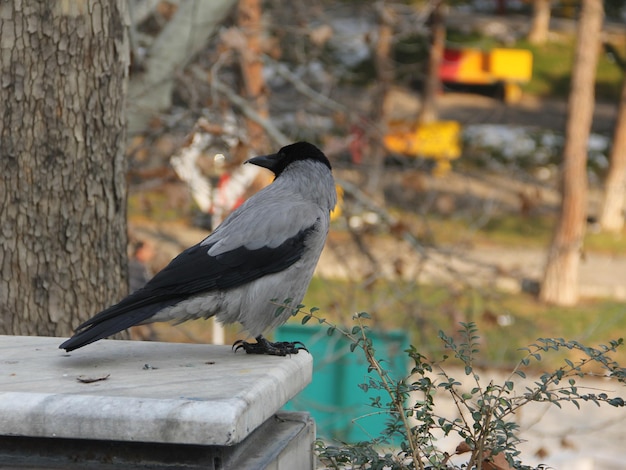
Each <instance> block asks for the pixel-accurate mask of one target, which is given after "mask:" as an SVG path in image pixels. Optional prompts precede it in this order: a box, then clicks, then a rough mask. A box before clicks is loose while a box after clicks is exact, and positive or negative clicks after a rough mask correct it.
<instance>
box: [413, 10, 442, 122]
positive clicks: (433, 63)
mask: <svg viewBox="0 0 626 470" xmlns="http://www.w3.org/2000/svg"><path fill="white" fill-rule="evenodd" d="M444 8H445V6H444V3H443V0H439V1H436V2H435V4H434V6H433V11H432V13H431V15H430V51H429V54H428V66H427V70H426V79H425V81H424V91H423V93H422V109H421V110H420V114H419V116H418V121H419V122H420V123H423V124H425V123H429V122H433V121H436V120H437V114H438V113H437V94H438V93H439V91H440V89H441V79H440V78H439V68H440V67H441V61H442V60H443V52H444V49H445V47H446V24H445V19H444Z"/></svg>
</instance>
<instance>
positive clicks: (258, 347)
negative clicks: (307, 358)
mask: <svg viewBox="0 0 626 470" xmlns="http://www.w3.org/2000/svg"><path fill="white" fill-rule="evenodd" d="M255 339H256V343H248V342H247V341H243V340H241V339H240V340H237V341H235V343H234V344H233V349H234V350H235V352H237V351H238V350H239V349H243V350H244V351H245V352H247V353H248V354H268V355H270V356H286V355H288V354H298V352H299V351H306V352H309V351H308V349H307V348H306V347H305V346H304V344H302V343H301V342H300V341H294V342H293V343H291V342H289V341H277V342H275V343H272V342H271V341H268V340H266V339H265V338H263V336H257V337H256V338H255Z"/></svg>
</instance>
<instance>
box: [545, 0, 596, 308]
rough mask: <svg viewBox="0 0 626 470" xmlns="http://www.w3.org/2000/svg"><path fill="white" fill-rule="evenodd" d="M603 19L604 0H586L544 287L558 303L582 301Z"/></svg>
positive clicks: (579, 30) (546, 296) (579, 31)
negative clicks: (581, 265) (582, 264)
mask: <svg viewBox="0 0 626 470" xmlns="http://www.w3.org/2000/svg"><path fill="white" fill-rule="evenodd" d="M602 19H603V8H602V1H601V0H583V2H582V10H581V15H580V20H579V22H578V32H577V41H576V56H575V59H574V66H573V71H572V82H571V89H570V95H569V106H568V116H567V123H566V129H565V146H564V148H563V167H562V171H561V207H560V213H559V218H558V221H557V225H556V228H555V231H554V235H553V239H552V244H551V246H550V248H549V251H548V260H547V264H546V269H545V273H544V278H543V283H542V285H541V293H540V297H541V299H542V300H543V301H544V302H548V303H554V304H557V305H574V304H575V303H576V302H577V301H578V268H579V263H580V255H581V249H582V244H583V237H584V235H585V226H586V218H587V147H588V140H589V133H590V130H591V121H592V118H593V106H594V82H595V74H596V65H597V62H598V52H599V47H600V33H601V29H602Z"/></svg>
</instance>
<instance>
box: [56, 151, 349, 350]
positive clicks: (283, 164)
mask: <svg viewBox="0 0 626 470" xmlns="http://www.w3.org/2000/svg"><path fill="white" fill-rule="evenodd" d="M246 163H252V164H254V165H258V166H261V167H263V168H267V169H268V170H270V171H272V172H273V173H274V175H275V178H274V181H273V182H272V184H270V185H269V186H267V187H265V188H264V189H262V190H261V191H259V192H258V193H257V194H255V195H254V196H252V197H251V198H249V199H248V200H247V201H246V202H244V203H243V204H242V205H241V206H240V207H239V208H237V209H236V210H235V211H234V212H232V213H231V214H230V216H229V217H228V218H226V220H224V222H222V224H220V225H219V226H218V227H217V228H216V229H215V231H214V232H213V233H211V235H209V236H208V237H207V238H205V239H204V240H203V241H201V242H200V243H198V244H197V245H195V246H192V247H191V248H188V249H186V250H185V251H183V252H182V253H181V254H179V255H178V256H177V257H176V258H174V259H173V260H172V261H171V262H170V263H169V264H168V265H167V266H166V267H165V268H164V269H163V270H162V271H160V272H159V273H158V274H156V275H155V276H154V277H153V278H152V279H151V280H150V281H149V282H148V283H147V284H146V285H145V287H143V288H141V289H139V290H138V291H135V292H133V293H132V294H130V295H129V296H128V297H126V298H125V299H123V300H122V301H121V302H119V303H118V304H115V305H113V306H111V307H109V308H107V309H106V310H103V311H102V312H100V313H98V314H97V315H95V316H94V317H93V318H91V319H90V320H87V321H86V322H85V323H83V324H82V325H80V326H79V327H78V328H77V329H76V333H75V334H74V336H72V337H71V338H70V339H68V340H67V341H65V342H64V343H63V344H61V346H59V347H60V348H61V349H65V350H66V351H72V350H74V349H77V348H80V347H82V346H85V345H87V344H90V343H93V342H94V341H97V340H99V339H102V338H106V337H107V336H111V335H113V334H115V333H117V332H119V331H122V330H125V329H126V328H129V327H131V326H133V325H139V324H144V323H152V322H158V321H174V322H177V323H181V322H184V321H186V320H191V319H196V318H209V317H212V316H216V318H217V320H218V321H220V322H221V323H225V324H230V323H235V322H239V323H241V324H242V325H243V328H244V329H245V330H246V331H247V332H248V333H249V334H250V335H251V336H252V337H255V338H256V343H248V342H245V341H238V342H236V343H235V345H234V347H235V348H236V349H240V348H242V349H244V350H245V351H246V352H248V353H253V354H272V355H279V356H284V355H286V354H295V353H297V352H298V350H299V349H304V347H303V345H302V344H300V343H289V342H280V343H271V342H269V341H268V340H266V339H265V338H264V337H263V336H262V335H263V333H265V332H267V331H269V330H272V329H273V328H276V327H277V326H279V325H281V324H283V323H284V322H285V321H286V320H287V319H288V318H289V316H290V315H291V314H292V312H293V310H294V309H295V308H297V305H299V304H300V302H301V301H302V298H303V297H304V294H305V292H306V290H307V288H308V285H309V282H310V281H311V277H312V276H313V271H314V269H315V266H316V265H317V261H318V259H319V257H320V254H321V252H322V248H323V247H324V243H325V242H326V236H327V234H328V226H329V223H330V212H331V210H332V209H333V208H334V207H335V204H336V202H337V194H336V191H335V182H334V180H333V176H332V173H331V166H330V162H329V161H328V158H326V156H325V155H324V153H323V152H322V151H321V150H320V149H318V148H317V147H315V146H314V145H312V144H310V143H307V142H297V143H295V144H291V145H287V146H286V147H283V148H281V149H280V150H279V151H278V152H277V153H275V154H272V155H265V156H259V157H255V158H251V159H250V160H248V161H247V162H246ZM285 306H287V308H285ZM289 307H290V308H289Z"/></svg>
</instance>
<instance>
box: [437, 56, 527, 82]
mask: <svg viewBox="0 0 626 470" xmlns="http://www.w3.org/2000/svg"><path fill="white" fill-rule="evenodd" d="M456 54H458V56H457V57H456V59H455V61H454V62H452V63H456V64H457V65H456V68H455V67H454V66H452V65H448V69H447V70H446V74H448V75H446V76H445V77H444V79H447V80H452V81H455V82H458V83H469V84H476V85H478V84H485V85H488V84H492V83H496V82H507V83H508V82H515V83H524V82H528V81H529V80H530V79H531V78H532V72H533V55H532V52H530V51H528V50H525V49H498V48H496V49H492V50H490V51H483V50H480V49H462V50H460V51H458V52H456Z"/></svg>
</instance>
